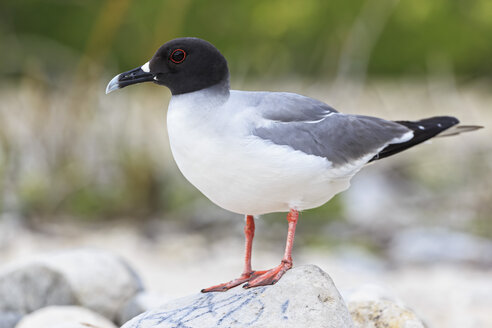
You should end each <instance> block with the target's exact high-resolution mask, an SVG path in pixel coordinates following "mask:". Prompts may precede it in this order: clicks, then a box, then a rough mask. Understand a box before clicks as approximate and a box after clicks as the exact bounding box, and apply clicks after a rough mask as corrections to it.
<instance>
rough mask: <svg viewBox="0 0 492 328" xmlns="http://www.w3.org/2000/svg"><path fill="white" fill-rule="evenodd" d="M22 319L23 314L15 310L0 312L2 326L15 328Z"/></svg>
mask: <svg viewBox="0 0 492 328" xmlns="http://www.w3.org/2000/svg"><path fill="white" fill-rule="evenodd" d="M20 319H22V314H20V313H14V312H0V328H14V327H15V325H16V324H17V322H19V321H20Z"/></svg>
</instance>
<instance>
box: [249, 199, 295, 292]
mask: <svg viewBox="0 0 492 328" xmlns="http://www.w3.org/2000/svg"><path fill="white" fill-rule="evenodd" d="M298 218H299V212H297V211H296V210H293V209H291V210H290V212H289V214H287V221H288V222H289V230H288V232H287V242H286V244H285V253H284V258H283V259H282V262H281V263H280V265H278V266H277V267H275V268H273V269H271V270H268V271H266V272H264V273H262V274H261V275H258V276H257V277H254V278H250V279H249V282H248V283H247V284H245V285H244V286H243V287H244V288H251V287H258V286H265V285H273V284H274V283H276V282H277V281H279V279H280V278H281V277H282V276H283V275H284V273H285V272H287V271H288V270H289V269H290V268H292V246H293V245H294V235H295V234H296V225H297V220H298ZM257 274H259V272H257Z"/></svg>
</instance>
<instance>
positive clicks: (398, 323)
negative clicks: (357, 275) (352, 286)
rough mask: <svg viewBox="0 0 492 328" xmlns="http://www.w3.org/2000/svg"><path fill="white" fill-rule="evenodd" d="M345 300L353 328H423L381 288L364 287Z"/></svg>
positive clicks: (401, 304)
mask: <svg viewBox="0 0 492 328" xmlns="http://www.w3.org/2000/svg"><path fill="white" fill-rule="evenodd" d="M345 299H346V300H347V305H348V308H349V310H350V315H351V316H352V320H353V322H354V325H355V328H379V327H388V328H389V327H391V328H425V325H424V323H423V322H422V320H420V319H419V318H418V317H417V315H416V314H415V313H414V312H413V311H411V310H409V309H408V308H407V307H406V306H405V305H403V303H402V302H401V301H400V300H398V299H396V298H395V297H394V296H393V295H391V293H390V292H389V291H388V290H386V289H384V288H383V287H380V286H376V285H364V286H362V287H359V288H358V289H356V290H353V291H351V292H350V293H347V294H346V296H345Z"/></svg>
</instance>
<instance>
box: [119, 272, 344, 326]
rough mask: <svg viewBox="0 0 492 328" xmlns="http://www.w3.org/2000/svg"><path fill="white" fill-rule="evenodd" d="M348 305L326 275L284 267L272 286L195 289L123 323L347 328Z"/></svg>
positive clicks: (141, 324)
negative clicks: (211, 290)
mask: <svg viewBox="0 0 492 328" xmlns="http://www.w3.org/2000/svg"><path fill="white" fill-rule="evenodd" d="M352 326H353V325H352V321H351V319H350V314H349V312H348V309H347V307H346V305H345V303H344V301H343V299H342V298H341V296H340V294H339V292H338V290H337V289H336V287H335V285H334V284H333V281H332V280H331V278H330V277H329V276H328V274H326V273H325V272H323V271H322V270H321V269H320V268H318V267H317V266H314V265H307V266H299V267H296V268H293V269H292V270H290V271H288V272H287V273H286V274H285V276H284V277H283V278H282V279H280V281H279V282H278V283H277V284H275V285H273V286H266V287H257V288H252V289H247V290H246V289H243V288H241V287H237V288H234V289H231V290H229V291H227V292H224V293H207V294H201V293H200V294H196V295H191V296H188V297H185V298H181V299H177V300H173V301H171V302H168V303H166V304H165V305H163V306H162V307H161V308H159V309H158V310H152V311H148V312H145V313H143V314H141V315H139V316H138V317H136V318H134V319H132V320H131V321H129V322H127V323H126V324H125V325H124V326H123V327H122V328H166V327H187V328H195V327H196V328H198V327H199V328H208V327H210V328H211V327H214V328H215V327H251V328H255V327H282V328H289V327H296V328H299V327H310V328H349V327H352Z"/></svg>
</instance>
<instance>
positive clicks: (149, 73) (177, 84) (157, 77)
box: [106, 38, 229, 95]
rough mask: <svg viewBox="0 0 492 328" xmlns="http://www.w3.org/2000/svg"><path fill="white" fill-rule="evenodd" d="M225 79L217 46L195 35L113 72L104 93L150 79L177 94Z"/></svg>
mask: <svg viewBox="0 0 492 328" xmlns="http://www.w3.org/2000/svg"><path fill="white" fill-rule="evenodd" d="M228 79H229V70H228V68H227V61H226V59H225V58H224V56H222V54H221V53H220V52H219V50H217V48H215V47H214V46H213V45H212V44H211V43H209V42H207V41H205V40H201V39H198V38H179V39H175V40H172V41H169V42H167V43H165V44H164V45H162V46H161V47H160V48H159V49H158V50H157V52H156V53H155V54H154V56H153V57H152V58H151V59H150V60H149V61H148V62H146V63H145V64H143V65H142V66H140V67H137V68H135V69H132V70H131V71H128V72H124V73H121V74H118V75H116V76H115V77H114V78H113V79H112V80H111V81H110V82H109V83H108V86H107V87H106V93H110V92H111V91H114V90H116V89H121V88H124V87H126V86H129V85H132V84H136V83H141V82H154V83H157V84H160V85H164V86H166V87H168V88H169V89H170V90H171V93H172V94H173V95H177V94H182V93H188V92H193V91H197V90H201V89H205V88H208V87H211V86H214V85H216V84H219V83H221V82H224V81H228Z"/></svg>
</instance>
